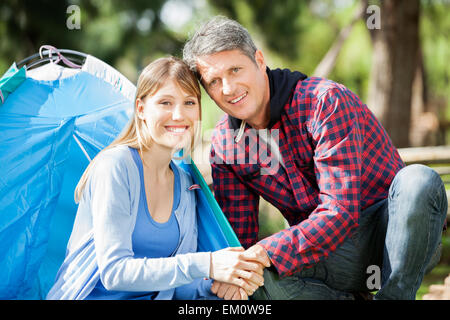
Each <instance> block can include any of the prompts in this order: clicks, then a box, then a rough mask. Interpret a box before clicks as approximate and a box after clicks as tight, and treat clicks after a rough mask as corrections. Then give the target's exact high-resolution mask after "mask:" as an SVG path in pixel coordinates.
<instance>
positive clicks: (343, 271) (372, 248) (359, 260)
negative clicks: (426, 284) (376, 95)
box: [252, 165, 447, 300]
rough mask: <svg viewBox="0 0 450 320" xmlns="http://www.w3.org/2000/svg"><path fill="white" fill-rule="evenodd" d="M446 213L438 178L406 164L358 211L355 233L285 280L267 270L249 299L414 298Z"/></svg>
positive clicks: (435, 258)
mask: <svg viewBox="0 0 450 320" xmlns="http://www.w3.org/2000/svg"><path fill="white" fill-rule="evenodd" d="M446 215H447V196H446V191H445V188H444V184H443V182H442V180H441V178H440V176H439V175H438V174H437V173H436V172H435V171H434V170H432V169H430V168H428V167H426V166H423V165H410V166H407V167H405V168H403V169H402V170H400V171H399V172H398V173H397V175H396V176H395V178H394V180H393V181H392V184H391V186H390V189H389V196H388V198H387V199H384V200H382V201H379V202H377V203H375V204H374V205H372V206H371V207H369V208H367V209H365V210H363V211H362V213H361V215H360V218H359V226H358V227H357V229H356V231H355V232H354V233H353V234H352V236H351V237H349V238H347V239H346V240H345V241H344V242H343V243H342V244H341V245H340V246H339V247H338V248H337V249H336V250H335V251H334V252H331V253H330V254H329V256H328V257H327V258H325V259H324V260H323V261H321V262H319V263H317V264H316V265H314V266H313V267H311V268H307V269H303V270H302V271H300V272H298V273H295V274H294V275H292V276H288V277H284V278H280V277H279V276H278V274H277V272H276V270H275V269H274V268H273V267H272V268H266V269H265V270H264V286H263V287H260V288H259V289H258V290H257V291H256V292H255V293H254V295H253V296H252V299H275V300H278V299H283V300H322V299H325V300H353V299H354V298H355V296H354V294H353V293H355V292H370V291H374V290H378V292H377V293H376V295H375V297H374V298H375V299H380V300H381V299H401V300H414V299H415V296H416V292H417V290H418V289H419V287H420V284H421V282H422V280H423V276H424V274H425V273H426V272H428V271H430V270H431V269H432V268H433V267H434V266H436V264H437V263H438V262H439V259H440V251H441V236H442V229H443V225H444V221H445V217H446ZM377 272H378V273H377Z"/></svg>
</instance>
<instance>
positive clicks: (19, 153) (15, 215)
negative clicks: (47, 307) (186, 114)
mask: <svg viewBox="0 0 450 320" xmlns="http://www.w3.org/2000/svg"><path fill="white" fill-rule="evenodd" d="M33 71H34V70H33ZM47 71H48V70H47ZM134 94H135V87H134V85H133V84H132V83H131V82H130V81H129V80H128V79H126V78H125V77H124V76H123V75H121V74H120V73H119V72H118V71H117V70H115V69H113V68H112V67H110V66H109V65H107V64H105V63H104V62H102V61H100V60H98V59H97V58H95V57H92V56H88V57H87V59H86V62H85V64H84V66H83V69H82V70H81V71H79V72H77V73H74V74H72V75H70V76H68V77H63V78H58V77H56V79H55V80H37V79H33V78H32V77H28V76H27V77H26V78H25V79H24V81H23V82H22V84H21V85H20V86H19V87H18V88H17V89H16V90H14V91H13V92H11V93H10V95H9V97H8V100H6V101H5V103H4V104H3V105H2V106H1V107H0V155H1V166H0V203H1V205H0V243H1V244H2V245H1V247H0V299H41V298H44V297H45V296H46V294H47V292H48V290H49V289H50V287H51V285H52V284H53V281H54V278H55V275H56V272H57V271H58V268H59V266H60V264H61V263H62V261H63V259H64V255H65V249H66V244H67V241H68V239H69V236H70V232H71V230H72V225H73V220H74V218H75V214H76V210H77V206H76V204H75V203H74V200H73V193H74V190H75V186H76V184H77V182H78V180H79V178H80V177H81V174H82V173H83V171H84V169H85V168H86V166H87V165H88V163H89V160H90V159H93V158H94V157H95V155H96V154H97V153H98V152H99V151H100V150H101V149H103V148H104V147H105V146H107V145H108V144H110V143H111V142H112V141H113V140H114V138H115V137H116V136H117V135H118V134H119V133H120V132H121V130H122V128H123V127H124V126H125V125H126V123H127V122H128V121H129V118H130V116H131V114H132V110H133V106H132V101H133V99H134ZM184 168H185V170H187V171H190V172H195V169H196V167H195V164H193V163H185V166H184ZM197 171H198V169H197ZM195 179H196V181H197V183H199V184H202V181H203V183H204V180H203V178H202V177H201V175H197V176H196V177H195ZM204 185H206V184H203V188H204ZM206 188H207V186H206ZM207 191H209V190H206V189H203V191H202V190H201V189H200V190H198V191H197V194H198V199H199V206H198V215H199V216H198V217H199V246H200V247H201V249H202V250H203V251H209V250H218V249H221V248H224V247H227V246H229V245H233V246H235V245H240V244H239V241H237V238H234V239H233V234H234V233H233V231H232V229H231V227H230V226H229V224H227V221H226V219H225V218H224V217H223V213H221V211H220V208H219V210H217V208H218V206H217V207H214V202H215V200H214V198H213V197H212V199H211V198H210V197H211V195H208V197H209V198H207V196H204V192H207ZM215 205H217V203H215ZM220 215H222V220H221V219H220V218H219V220H217V217H216V216H220ZM223 219H225V222H224V221H223ZM234 237H235V235H234ZM200 244H201V245H200Z"/></svg>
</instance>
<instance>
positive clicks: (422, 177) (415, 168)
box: [389, 164, 447, 214]
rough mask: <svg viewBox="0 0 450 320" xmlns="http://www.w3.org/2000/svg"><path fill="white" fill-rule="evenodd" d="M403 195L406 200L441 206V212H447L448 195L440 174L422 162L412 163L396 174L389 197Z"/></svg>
mask: <svg viewBox="0 0 450 320" xmlns="http://www.w3.org/2000/svg"><path fill="white" fill-rule="evenodd" d="M399 195H402V196H404V197H405V200H406V199H407V200H408V201H412V202H416V201H420V202H423V201H424V202H425V203H428V202H429V201H432V203H431V204H432V205H434V206H436V207H438V208H440V209H441V210H439V212H441V213H442V214H447V195H446V191H445V186H444V183H443V182H442V179H441V177H440V176H439V174H438V173H437V172H436V171H434V170H433V169H431V168H430V167H427V166H425V165H422V164H412V165H409V166H406V167H404V168H403V169H401V170H400V171H399V172H398V173H397V175H396V176H395V178H394V180H393V182H392V184H391V187H390V190H389V197H390V198H391V199H392V198H394V197H395V196H399Z"/></svg>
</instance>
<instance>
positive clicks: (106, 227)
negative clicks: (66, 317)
mask: <svg viewBox="0 0 450 320" xmlns="http://www.w3.org/2000/svg"><path fill="white" fill-rule="evenodd" d="M98 161H101V163H97V165H96V166H94V167H93V168H92V172H91V177H90V181H91V182H90V185H89V188H90V194H91V196H90V201H91V208H92V216H93V230H94V231H93V232H94V243H95V250H96V258H97V263H98V267H99V271H100V279H101V281H102V283H103V285H104V286H105V288H106V289H108V290H118V291H162V290H167V289H170V288H174V287H177V286H180V285H183V284H187V283H190V282H192V281H193V280H194V279H196V278H200V277H209V266H210V253H209V252H198V253H187V254H179V255H176V256H174V257H168V258H135V257H134V253H133V249H132V232H133V230H134V225H135V218H133V215H132V214H131V212H132V204H131V196H130V192H131V191H130V185H129V182H128V179H129V175H128V174H127V167H126V166H125V165H123V164H121V163H120V162H118V161H117V160H115V161H113V160H111V159H108V158H107V157H103V158H101V159H98Z"/></svg>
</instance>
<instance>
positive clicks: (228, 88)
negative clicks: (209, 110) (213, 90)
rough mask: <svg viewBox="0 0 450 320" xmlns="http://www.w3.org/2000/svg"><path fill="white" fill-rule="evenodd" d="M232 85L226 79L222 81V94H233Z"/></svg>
mask: <svg viewBox="0 0 450 320" xmlns="http://www.w3.org/2000/svg"><path fill="white" fill-rule="evenodd" d="M233 90H234V89H233V84H232V82H231V81H230V80H228V79H222V93H223V94H224V95H226V96H227V95H230V94H232V93H233Z"/></svg>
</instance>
